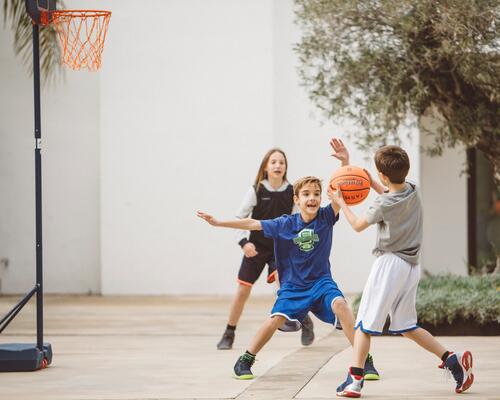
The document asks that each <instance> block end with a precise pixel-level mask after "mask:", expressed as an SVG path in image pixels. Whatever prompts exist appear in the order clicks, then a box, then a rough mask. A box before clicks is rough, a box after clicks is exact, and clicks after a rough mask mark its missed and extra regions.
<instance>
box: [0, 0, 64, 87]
mask: <svg viewBox="0 0 500 400" xmlns="http://www.w3.org/2000/svg"><path fill="white" fill-rule="evenodd" d="M3 14H4V24H5V25H10V28H11V29H12V30H13V31H14V43H13V46H14V51H15V53H16V55H17V56H18V57H20V59H21V61H22V63H23V64H24V65H25V67H26V69H27V71H28V73H29V74H30V76H31V75H33V53H32V51H33V48H32V45H31V44H32V32H33V25H32V23H31V18H30V17H29V15H28V14H27V12H26V8H25V2H24V0H4V1H3ZM60 59H61V50H60V48H59V43H58V40H57V33H56V31H55V30H54V28H53V26H52V25H49V26H40V72H41V77H42V83H43V84H47V83H50V82H53V81H55V80H56V78H58V77H61V76H62V71H63V70H62V68H61V66H60V63H59V60H60Z"/></svg>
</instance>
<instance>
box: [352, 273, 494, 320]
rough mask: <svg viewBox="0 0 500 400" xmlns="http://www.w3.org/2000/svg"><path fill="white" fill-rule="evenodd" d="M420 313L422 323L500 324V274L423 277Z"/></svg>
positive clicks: (420, 293)
mask: <svg viewBox="0 0 500 400" xmlns="http://www.w3.org/2000/svg"><path fill="white" fill-rule="evenodd" d="M360 300H361V295H359V296H358V297H357V298H356V299H355V300H354V303H353V308H354V309H355V311H356V312H357V309H358V307H359V301H360ZM417 313H418V321H419V323H420V324H430V325H438V324H441V323H445V322H448V323H450V324H451V323H452V322H453V321H455V320H475V321H476V322H478V323H479V324H480V325H485V324H488V323H500V274H491V275H484V276H454V275H438V276H431V277H428V278H425V279H422V280H421V281H420V284H419V286H418V292H417Z"/></svg>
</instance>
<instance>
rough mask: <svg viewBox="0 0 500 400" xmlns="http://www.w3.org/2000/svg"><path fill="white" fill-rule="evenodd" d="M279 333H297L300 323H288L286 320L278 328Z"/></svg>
mask: <svg viewBox="0 0 500 400" xmlns="http://www.w3.org/2000/svg"><path fill="white" fill-rule="evenodd" d="M278 330H279V331H281V332H297V331H300V322H299V321H290V320H288V319H287V320H286V321H285V322H284V324H283V325H281V326H280V327H279V328H278Z"/></svg>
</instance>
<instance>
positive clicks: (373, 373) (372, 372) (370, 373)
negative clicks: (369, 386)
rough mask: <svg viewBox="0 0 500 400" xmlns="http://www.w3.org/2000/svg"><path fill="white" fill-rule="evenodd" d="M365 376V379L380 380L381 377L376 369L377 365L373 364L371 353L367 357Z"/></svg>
mask: <svg viewBox="0 0 500 400" xmlns="http://www.w3.org/2000/svg"><path fill="white" fill-rule="evenodd" d="M363 378H364V379H365V381H378V380H379V379H380V375H379V373H378V371H377V370H376V369H375V365H373V357H372V355H371V354H368V357H366V360H365V369H364V371H363Z"/></svg>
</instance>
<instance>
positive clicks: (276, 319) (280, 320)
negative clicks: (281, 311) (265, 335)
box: [271, 315, 286, 328]
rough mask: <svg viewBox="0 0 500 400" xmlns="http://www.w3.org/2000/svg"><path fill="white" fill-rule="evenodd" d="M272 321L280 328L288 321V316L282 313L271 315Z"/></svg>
mask: <svg viewBox="0 0 500 400" xmlns="http://www.w3.org/2000/svg"><path fill="white" fill-rule="evenodd" d="M271 321H272V323H273V325H275V326H277V327H278V328H279V327H281V325H283V324H284V323H285V321H286V318H285V317H284V316H282V315H272V316H271Z"/></svg>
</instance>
